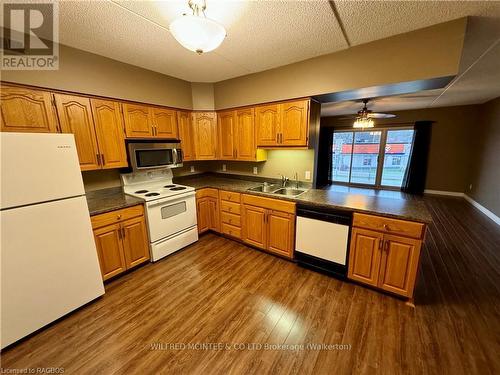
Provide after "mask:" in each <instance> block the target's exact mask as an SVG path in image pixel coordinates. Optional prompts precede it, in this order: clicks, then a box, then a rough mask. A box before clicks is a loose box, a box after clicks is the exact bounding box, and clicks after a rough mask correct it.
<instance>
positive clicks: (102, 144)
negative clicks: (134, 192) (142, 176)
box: [90, 99, 128, 168]
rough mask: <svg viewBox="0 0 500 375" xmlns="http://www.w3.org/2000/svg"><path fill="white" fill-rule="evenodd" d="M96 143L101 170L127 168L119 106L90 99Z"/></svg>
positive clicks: (112, 102)
mask: <svg viewBox="0 0 500 375" xmlns="http://www.w3.org/2000/svg"><path fill="white" fill-rule="evenodd" d="M90 103H91V105H92V115H93V117H94V125H95V132H96V135H97V143H98V146H99V152H100V154H101V164H102V167H103V168H121V167H127V166H128V162H127V152H126V151H125V133H124V130H123V122H122V121H123V119H122V116H121V112H120V104H119V103H118V102H114V101H111V100H100V99H90Z"/></svg>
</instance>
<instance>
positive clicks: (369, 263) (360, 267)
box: [349, 228, 384, 286]
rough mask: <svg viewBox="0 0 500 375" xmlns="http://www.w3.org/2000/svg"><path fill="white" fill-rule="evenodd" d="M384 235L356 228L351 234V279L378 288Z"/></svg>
mask: <svg viewBox="0 0 500 375" xmlns="http://www.w3.org/2000/svg"><path fill="white" fill-rule="evenodd" d="M383 236H384V235H383V234H382V233H378V232H373V231H371V230H366V229H359V228H354V229H353V230H352V232H351V252H350V254H349V259H350V260H349V278H351V279H352V280H356V281H359V282H361V283H363V284H367V285H371V286H377V284H378V274H379V270H380V258H381V251H380V250H381V246H382V242H383V241H382V239H383Z"/></svg>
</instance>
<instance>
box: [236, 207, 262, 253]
mask: <svg viewBox="0 0 500 375" xmlns="http://www.w3.org/2000/svg"><path fill="white" fill-rule="evenodd" d="M242 208H243V212H242V220H243V222H242V229H243V231H242V240H243V241H245V242H246V243H249V244H250V245H253V246H257V247H260V248H261V249H265V248H266V244H267V238H266V237H267V225H266V215H267V210H266V209H265V208H261V207H255V206H250V205H246V204H245V205H242Z"/></svg>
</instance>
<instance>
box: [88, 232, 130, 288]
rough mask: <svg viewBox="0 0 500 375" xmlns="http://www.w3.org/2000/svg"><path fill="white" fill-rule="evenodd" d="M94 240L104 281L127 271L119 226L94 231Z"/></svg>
mask: <svg viewBox="0 0 500 375" xmlns="http://www.w3.org/2000/svg"><path fill="white" fill-rule="evenodd" d="M94 240H95V245H96V248H97V255H98V257H99V265H100V267H101V273H102V278H103V279H104V280H107V279H109V278H111V277H113V276H116V275H118V274H120V273H122V272H124V271H125V270H126V269H127V265H126V263H125V256H124V253H123V243H122V240H121V226H120V224H113V225H108V226H105V227H102V228H98V229H94Z"/></svg>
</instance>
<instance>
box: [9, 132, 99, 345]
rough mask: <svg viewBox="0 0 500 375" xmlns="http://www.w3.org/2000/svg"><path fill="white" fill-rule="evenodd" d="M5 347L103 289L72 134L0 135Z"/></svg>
mask: <svg viewBox="0 0 500 375" xmlns="http://www.w3.org/2000/svg"><path fill="white" fill-rule="evenodd" d="M0 168H1V169H0V179H1V181H0V201H1V204H0V209H1V210H0V229H1V230H0V244H1V256H0V264H1V276H0V280H1V306H0V314H1V316H0V319H1V327H0V330H1V347H2V348H4V347H6V346H7V345H10V344H12V343H14V342H16V341H17V340H19V339H21V338H23V337H25V336H26V335H29V334H30V333H32V332H34V331H36V330H38V329H40V328H42V327H43V326H45V325H47V324H49V323H51V322H53V321H54V320H56V319H58V318H60V317H62V316H64V315H65V314H67V313H69V312H71V311H73V310H75V309H76V308H78V307H80V306H82V305H84V304H86V303H87V302H89V301H92V300H93V299H95V298H97V297H99V296H101V295H102V294H104V286H103V282H102V277H101V273H100V270H99V262H98V258H97V252H96V248H95V243H94V238H93V234H92V227H91V223H90V217H89V211H88V207H87V201H86V199H85V190H84V188H83V181H82V175H81V172H80V166H79V164H78V156H77V152H76V146H75V139H74V137H73V135H72V134H29V133H0Z"/></svg>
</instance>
